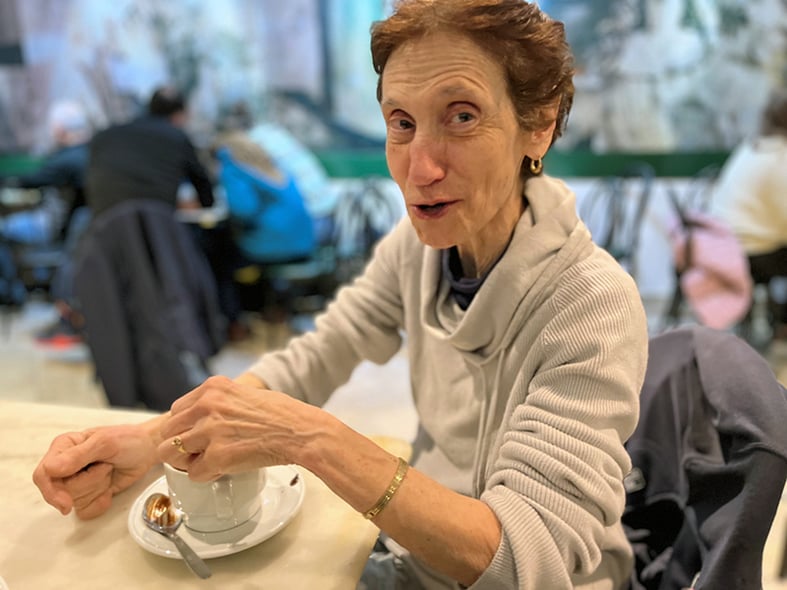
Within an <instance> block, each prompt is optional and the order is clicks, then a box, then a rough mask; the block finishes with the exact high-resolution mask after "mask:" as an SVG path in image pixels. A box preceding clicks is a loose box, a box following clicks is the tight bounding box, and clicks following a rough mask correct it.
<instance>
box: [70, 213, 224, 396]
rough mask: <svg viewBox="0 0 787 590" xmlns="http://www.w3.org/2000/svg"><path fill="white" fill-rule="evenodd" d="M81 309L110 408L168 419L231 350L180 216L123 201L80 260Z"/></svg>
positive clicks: (99, 222)
mask: <svg viewBox="0 0 787 590" xmlns="http://www.w3.org/2000/svg"><path fill="white" fill-rule="evenodd" d="M74 291H75V293H74V294H75V307H76V309H77V310H78V311H80V312H81V313H82V315H83V316H84V318H85V328H86V333H87V343H88V346H89V348H90V353H91V356H92V358H93V362H94V363H95V367H96V374H97V376H98V378H99V379H100V380H101V382H102V385H103V386H104V390H105V392H106V395H107V399H108V400H109V403H110V404H111V405H113V406H124V407H136V406H138V405H139V404H141V403H143V404H145V405H146V406H147V407H148V408H150V409H155V410H160V411H165V410H167V409H169V407H170V405H171V404H172V402H173V401H175V399H177V398H178V397H179V396H181V395H182V394H184V393H186V392H187V391H188V390H189V389H191V388H193V387H195V386H197V385H198V384H200V383H201V382H202V381H203V380H204V379H206V378H207V376H208V371H207V366H206V363H207V360H208V359H209V358H210V357H211V356H213V355H214V354H216V353H217V352H218V351H219V349H220V348H221V346H222V345H223V344H224V342H225V337H226V322H225V321H224V318H223V316H222V315H221V310H220V308H219V305H218V298H217V293H216V285H215V282H214V278H213V274H212V273H211V270H210V267H209V265H208V262H207V260H206V259H205V257H204V255H203V253H202V251H201V250H200V249H199V246H198V244H197V243H196V242H195V241H194V239H193V236H192V235H191V233H189V231H188V228H186V227H184V226H183V224H181V223H180V222H178V221H176V219H175V214H174V209H173V207H171V206H170V205H168V204H167V203H163V202H161V201H155V200H146V199H139V200H130V201H124V202H122V203H120V204H118V205H115V206H113V207H112V208H111V209H108V210H107V211H104V212H103V213H101V214H100V215H98V216H97V217H95V218H94V219H93V220H92V221H91V223H90V226H89V227H88V228H87V229H86V230H85V233H84V234H83V236H82V239H81V240H80V242H79V245H78V247H77V251H76V254H75V259H74Z"/></svg>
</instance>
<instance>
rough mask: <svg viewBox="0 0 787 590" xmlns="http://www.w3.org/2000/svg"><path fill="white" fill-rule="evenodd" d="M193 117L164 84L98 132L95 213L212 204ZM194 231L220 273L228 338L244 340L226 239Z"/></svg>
mask: <svg viewBox="0 0 787 590" xmlns="http://www.w3.org/2000/svg"><path fill="white" fill-rule="evenodd" d="M188 118H189V113H188V105H187V101H186V98H185V97H184V96H183V94H182V93H181V92H180V91H179V90H177V89H175V88H173V87H171V86H162V87H160V88H157V89H156V90H154V92H153V94H152V95H151V97H150V101H149V102H148V108H147V113H146V114H144V115H142V116H140V117H138V118H136V119H134V120H132V121H130V122H127V123H122V124H119V125H114V126H112V127H109V128H108V129H105V130H103V131H100V132H98V133H96V135H95V137H94V138H93V141H91V143H90V161H89V166H88V172H87V181H86V184H87V199H88V204H89V205H90V207H91V209H92V210H93V212H94V214H95V215H100V214H101V213H103V212H104V211H107V210H109V209H111V208H112V207H113V206H115V205H117V204H119V203H123V202H125V201H128V200H131V199H153V200H158V201H163V202H165V203H168V204H170V205H172V206H173V207H174V208H181V209H184V208H185V209H199V208H200V207H211V206H213V204H214V193H213V182H212V179H211V178H210V175H209V173H208V170H207V169H206V168H205V166H204V165H203V163H202V162H201V161H200V159H199V157H198V155H197V151H196V149H195V147H194V145H193V143H192V142H191V139H190V138H189V136H188V135H187V134H186V132H185V130H184V128H185V126H186V124H187V122H188ZM189 185H190V187H189ZM184 195H187V196H188V198H184V197H183V196H184ZM195 234H197V242H198V243H199V246H200V247H201V248H202V249H203V251H204V253H205V255H206V257H207V258H208V260H209V262H210V263H211V267H212V270H213V271H214V275H216V276H215V279H216V282H217V289H218V290H219V293H218V295H219V303H220V305H221V308H222V313H223V314H224V316H225V317H226V319H227V321H228V336H229V338H230V340H239V339H242V338H244V337H246V336H247V335H248V329H247V328H246V326H245V324H244V323H243V322H242V320H241V318H240V310H239V309H238V307H237V306H236V305H235V304H234V302H233V299H232V297H229V296H227V295H226V291H227V289H229V288H230V287H228V286H227V283H226V280H223V275H222V274H221V273H220V272H216V268H217V265H216V262H215V259H216V255H217V254H216V253H217V246H216V243H214V242H217V243H221V242H222V240H220V239H219V238H218V237H217V236H210V239H209V240H208V239H203V238H204V236H203V237H200V235H199V231H195ZM220 253H221V251H220V250H219V254H220Z"/></svg>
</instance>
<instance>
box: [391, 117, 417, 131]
mask: <svg viewBox="0 0 787 590" xmlns="http://www.w3.org/2000/svg"><path fill="white" fill-rule="evenodd" d="M388 127H389V128H390V129H391V130H392V131H408V130H410V129H412V128H413V127H414V125H413V122H412V121H410V119H407V118H405V117H391V118H390V119H388Z"/></svg>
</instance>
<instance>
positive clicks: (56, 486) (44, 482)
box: [33, 432, 88, 515]
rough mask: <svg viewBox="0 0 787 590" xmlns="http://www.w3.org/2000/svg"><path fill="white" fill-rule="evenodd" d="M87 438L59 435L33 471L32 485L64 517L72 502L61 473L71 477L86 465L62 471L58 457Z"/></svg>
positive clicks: (79, 433)
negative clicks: (34, 485)
mask: <svg viewBox="0 0 787 590" xmlns="http://www.w3.org/2000/svg"><path fill="white" fill-rule="evenodd" d="M87 436H88V435H87V434H86V433H82V432H67V433H65V434H61V435H60V436H58V437H57V438H55V439H54V440H53V441H52V444H51V445H50V446H49V450H48V451H47V452H46V454H45V455H44V457H43V458H42V459H41V461H40V462H39V463H38V465H37V466H36V468H35V470H34V471H33V483H35V484H36V486H37V487H38V489H39V490H40V491H41V495H42V496H43V497H44V500H45V501H46V502H47V503H48V504H50V505H52V506H54V507H55V508H57V509H58V510H59V511H60V512H61V513H62V514H64V515H65V514H68V513H69V512H71V509H72V507H73V505H74V502H73V499H72V498H71V495H70V494H69V493H68V491H67V490H66V488H65V485H64V483H63V473H65V475H66V476H69V475H73V474H74V473H76V472H78V471H79V470H80V469H82V468H83V467H84V466H85V465H86V463H82V464H80V465H78V466H77V467H70V468H65V469H64V464H63V463H62V461H61V460H60V459H58V457H59V456H60V455H61V454H63V453H68V452H70V449H73V448H75V447H76V446H77V445H79V444H81V443H82V442H84V440H85V439H86V438H87Z"/></svg>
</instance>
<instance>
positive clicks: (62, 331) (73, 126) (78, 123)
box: [0, 100, 92, 347]
mask: <svg viewBox="0 0 787 590" xmlns="http://www.w3.org/2000/svg"><path fill="white" fill-rule="evenodd" d="M48 127H49V132H50V135H51V137H52V140H53V142H54V146H55V147H54V149H53V151H51V152H50V153H49V154H48V155H47V156H46V157H45V158H44V159H43V161H42V163H41V165H40V166H39V167H38V168H37V169H36V170H34V171H32V172H29V173H27V174H22V175H19V176H6V177H3V178H0V182H1V183H2V184H3V185H4V186H7V187H18V188H41V189H46V190H44V191H43V194H42V201H41V203H40V205H38V206H36V207H34V208H31V209H27V210H23V211H18V212H15V213H11V214H9V215H6V216H3V217H0V237H2V238H3V239H4V240H5V241H7V242H8V243H11V244H14V243H15V244H24V245H42V244H51V243H57V242H64V241H66V239H68V243H69V244H73V243H75V242H76V240H77V239H78V236H79V234H80V233H81V231H82V230H83V229H84V227H85V226H86V225H87V222H88V221H89V218H90V214H89V210H88V209H87V207H86V202H85V171H86V169H87V160H88V142H89V141H90V138H91V135H92V127H91V125H90V122H89V120H88V117H87V114H86V113H85V110H84V109H83V107H82V106H81V105H80V104H79V103H77V102H74V101H70V100H64V101H58V102H56V103H54V104H53V106H52V108H51V109H50V112H49V117H48ZM68 254H70V252H67V255H68ZM71 294H72V290H71V265H70V259H69V257H68V256H67V257H66V260H65V262H64V264H63V265H62V266H61V267H60V268H58V269H57V271H56V272H55V275H54V277H53V279H52V283H51V285H50V296H51V297H52V298H53V300H54V301H55V306H56V307H57V309H58V312H59V316H60V317H59V319H58V321H56V322H55V323H54V324H52V325H51V326H48V327H47V328H45V329H44V330H42V331H41V332H40V333H39V334H37V335H36V340H37V341H38V342H39V343H40V344H44V345H53V346H57V347H63V346H68V345H70V344H73V343H76V342H79V341H81V335H80V333H79V326H80V323H81V320H80V319H79V317H78V315H77V314H75V313H74V312H73V310H72V308H71V305H70V299H71Z"/></svg>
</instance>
